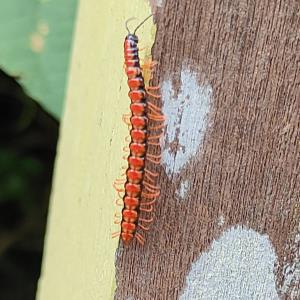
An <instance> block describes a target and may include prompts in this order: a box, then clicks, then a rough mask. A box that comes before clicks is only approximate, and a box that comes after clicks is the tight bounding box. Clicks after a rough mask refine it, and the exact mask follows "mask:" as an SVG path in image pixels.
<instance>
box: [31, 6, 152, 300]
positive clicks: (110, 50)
mask: <svg viewBox="0 0 300 300" xmlns="http://www.w3.org/2000/svg"><path fill="white" fill-rule="evenodd" d="M150 13H151V11H150V7H149V4H148V2H147V1H140V0H126V1H103V0H102V1H99V0H90V1H81V2H80V5H79V9H78V18H77V25H76V35H75V41H74V49H73V55H72V62H71V70H70V76H69V84H68V92H67V99H66V105H65V114H64V117H63V122H62V125H61V132H60V140H59V145H58V154H57V159H56V165H55V175H54V182H53V190H52V195H51V203H50V211H49V217H48V226H47V234H46V240H45V250H44V258H43V266H42V274H41V278H40V281H39V287H38V292H37V299H39V300H48V299H49V300H53V299H56V300H59V299H64V300H65V299H72V300H75V299H80V300H81V299H97V300H99V299H105V300H106V299H113V298H114V291H115V265H114V262H115V252H116V248H117V246H118V240H117V239H112V238H111V234H112V233H113V232H115V231H118V230H119V227H118V226H116V225H114V224H113V220H114V219H113V216H114V213H115V212H116V211H117V208H116V206H115V203H114V200H115V199H116V193H115V191H114V190H113V187H112V183H113V181H114V179H115V178H118V177H119V175H120V173H121V166H122V165H124V161H123V160H122V158H121V157H122V156H123V155H124V154H123V153H122V147H123V146H124V145H126V144H125V142H124V138H125V136H126V135H128V128H127V127H126V125H125V124H124V123H123V122H122V114H123V113H126V112H128V111H129V103H130V102H129V98H128V96H127V93H128V87H127V79H126V76H125V74H124V71H123V41H124V38H125V35H126V30H125V26H124V24H125V21H126V20H127V19H128V18H130V17H136V18H137V22H138V21H140V20H143V19H144V18H145V17H147V16H148V15H149V14H150ZM136 24H137V23H136ZM130 25H134V21H132V23H131V24H130ZM138 35H139V37H140V44H141V47H146V51H144V52H142V53H141V54H142V55H143V56H147V57H149V53H150V49H151V47H152V45H153V41H154V36H155V27H154V25H153V23H152V21H151V20H150V21H148V22H146V23H145V24H144V26H142V28H141V29H140V30H139V32H138Z"/></svg>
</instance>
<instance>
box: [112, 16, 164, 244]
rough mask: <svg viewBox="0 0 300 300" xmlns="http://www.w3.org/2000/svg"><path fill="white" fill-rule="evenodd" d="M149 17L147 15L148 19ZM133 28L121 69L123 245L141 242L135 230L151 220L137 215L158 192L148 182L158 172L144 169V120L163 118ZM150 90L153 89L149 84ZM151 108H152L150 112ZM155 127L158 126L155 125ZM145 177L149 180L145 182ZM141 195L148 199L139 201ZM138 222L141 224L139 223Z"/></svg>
mask: <svg viewBox="0 0 300 300" xmlns="http://www.w3.org/2000/svg"><path fill="white" fill-rule="evenodd" d="M150 17H151V16H149V17H148V18H150ZM148 18H147V19H148ZM147 19H145V20H144V21H143V22H142V23H141V24H143V23H144V22H145V21H146V20H147ZM141 24H140V25H139V26H138V27H137V28H136V30H137V29H138V28H139V27H140V26H141ZM126 26H127V23H126ZM127 30H128V28H127ZM136 30H135V31H134V34H131V33H129V34H128V35H127V36H126V38H125V41H124V59H125V72H126V75H127V78H128V81H127V82H128V86H129V89H130V91H129V93H128V96H129V98H130V100H131V104H130V111H131V117H130V124H129V123H128V124H129V125H131V130H130V143H129V151H130V154H129V156H128V158H127V161H128V168H127V170H126V172H125V175H126V180H125V184H124V190H125V193H124V196H123V203H124V207H123V210H122V221H121V232H120V237H121V239H122V240H123V242H124V243H125V244H128V243H129V242H130V241H131V240H132V239H133V238H134V237H135V238H136V239H137V240H138V241H139V242H140V243H141V244H144V237H143V236H142V235H141V234H140V233H139V232H137V229H138V228H141V229H143V230H148V227H146V225H143V224H149V223H150V222H151V221H152V218H150V219H145V218H140V213H141V211H142V212H151V211H152V210H153V207H152V205H153V204H154V202H155V200H154V199H155V198H156V197H157V196H158V195H159V190H158V188H157V187H155V186H154V185H153V184H152V183H153V182H154V178H156V176H157V175H158V174H157V173H153V172H151V171H149V170H147V169H145V163H146V160H147V157H148V156H149V159H148V160H149V161H151V160H152V161H153V155H151V154H149V153H148V139H149V138H150V140H149V141H151V142H152V143H150V144H149V145H154V144H155V143H154V142H153V141H152V140H151V137H149V132H148V123H149V119H151V120H154V121H155V122H156V121H158V120H159V121H161V120H162V118H163V117H162V115H161V113H160V114H158V113H157V112H156V111H158V110H157V109H156V106H155V105H153V104H151V103H150V102H149V96H150V95H149V94H148V93H147V91H146V88H145V82H144V78H143V72H142V68H141V66H140V60H139V50H138V37H137V36H136V35H135V32H136ZM128 32H129V30H128ZM152 89H157V88H154V87H153V88H152ZM154 98H155V97H154ZM153 107H154V108H155V110H156V111H153ZM158 109H159V108H158ZM151 116H155V118H152V117H151ZM152 127H153V126H152ZM154 128H155V127H154ZM157 128H161V127H159V126H157ZM154 137H155V136H154ZM157 143H158V141H156V144H157ZM146 179H148V180H150V181H149V182H146ZM150 182H151V183H150ZM144 188H145V191H144ZM117 191H118V194H119V193H120V192H122V191H123V189H117ZM142 197H145V198H146V199H148V200H143V201H142ZM141 222H144V223H143V224H141Z"/></svg>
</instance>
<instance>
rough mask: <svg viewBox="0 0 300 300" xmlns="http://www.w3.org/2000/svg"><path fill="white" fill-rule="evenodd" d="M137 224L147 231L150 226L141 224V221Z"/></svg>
mask: <svg viewBox="0 0 300 300" xmlns="http://www.w3.org/2000/svg"><path fill="white" fill-rule="evenodd" d="M138 226H139V227H140V228H142V229H143V230H145V231H148V230H149V229H150V228H149V227H145V226H144V225H142V224H141V223H138Z"/></svg>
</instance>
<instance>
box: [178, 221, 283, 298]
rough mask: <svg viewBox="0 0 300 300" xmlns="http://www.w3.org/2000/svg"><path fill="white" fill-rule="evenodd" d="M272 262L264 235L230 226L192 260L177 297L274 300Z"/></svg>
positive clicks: (275, 259)
mask: <svg viewBox="0 0 300 300" xmlns="http://www.w3.org/2000/svg"><path fill="white" fill-rule="evenodd" d="M276 262H277V256H276V254H275V251H274V248H273V246H272V244H271V242H270V240H269V238H268V236H267V235H261V234H259V233H257V232H255V231H254V230H252V229H247V228H243V227H241V226H237V227H233V228H230V229H229V230H227V231H225V232H224V233H223V234H222V235H221V236H220V238H219V239H217V240H215V241H213V243H212V245H211V248H210V249H209V250H208V251H207V252H205V253H202V254H201V256H200V257H199V258H198V259H197V260H196V261H195V262H194V263H193V264H192V267H191V270H190V272H189V274H188V276H187V278H186V287H185V289H184V291H183V294H182V295H181V297H180V299H181V300H190V299H193V300H197V299H210V300H219V299H222V300H233V299H243V300H253V299H257V300H265V299H272V300H275V299H276V300H277V299H279V297H278V294H277V291H276V285H275V274H274V268H275V265H276Z"/></svg>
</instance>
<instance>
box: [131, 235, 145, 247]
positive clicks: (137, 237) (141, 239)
mask: <svg viewBox="0 0 300 300" xmlns="http://www.w3.org/2000/svg"><path fill="white" fill-rule="evenodd" d="M134 236H135V238H136V239H137V241H138V242H139V243H140V244H141V245H142V246H144V244H145V238H144V237H143V236H142V235H141V234H140V233H136V234H135V235H134Z"/></svg>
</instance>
